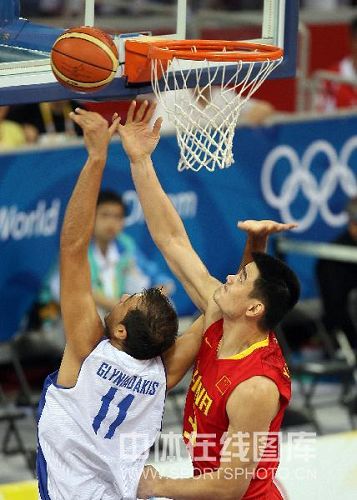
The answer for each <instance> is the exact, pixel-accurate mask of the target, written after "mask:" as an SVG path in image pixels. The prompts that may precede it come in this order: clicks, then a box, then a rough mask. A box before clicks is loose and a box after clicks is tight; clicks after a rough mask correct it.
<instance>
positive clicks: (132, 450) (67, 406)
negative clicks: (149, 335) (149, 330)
mask: <svg viewBox="0 0 357 500" xmlns="http://www.w3.org/2000/svg"><path fill="white" fill-rule="evenodd" d="M56 382H57V372H56V373H54V374H52V375H49V376H48V377H47V379H46V382H45V387H44V390H43V393H42V398H41V402H40V406H39V422H38V457H37V472H38V480H39V491H40V497H41V498H42V499H43V500H44V499H45V500H47V499H50V500H114V499H115V500H120V499H123V500H124V499H125V500H129V499H130V500H132V499H136V490H137V486H138V482H139V479H140V475H141V473H142V470H143V467H144V464H145V461H146V459H147V457H148V454H149V449H150V447H151V446H152V444H153V443H154V442H155V439H156V437H157V435H158V432H159V431H160V429H161V422H162V415H163V410H164V402H165V394H166V375H165V369H164V366H163V363H162V360H161V358H159V357H158V358H154V359H150V360H145V361H140V360H137V359H135V358H133V357H131V356H129V355H128V354H126V353H124V352H122V351H119V350H118V349H116V348H115V347H113V346H112V345H111V343H110V342H109V340H103V341H102V342H100V343H99V344H98V346H97V347H96V348H95V349H94V351H93V352H92V353H91V354H90V355H89V356H88V357H87V358H86V359H85V361H84V362H83V365H82V367H81V370H80V373H79V376H78V381H77V384H76V385H75V386H74V387H73V388H70V389H66V388H63V387H61V386H58V385H57V384H56Z"/></svg>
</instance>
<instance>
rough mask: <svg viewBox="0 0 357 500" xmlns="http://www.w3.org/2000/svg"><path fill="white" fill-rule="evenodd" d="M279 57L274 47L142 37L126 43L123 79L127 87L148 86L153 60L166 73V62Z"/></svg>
mask: <svg viewBox="0 0 357 500" xmlns="http://www.w3.org/2000/svg"><path fill="white" fill-rule="evenodd" d="M282 55H283V50H282V49H280V48H279V47H275V46H274V45H267V44H261V43H254V42H244V41H239V40H238V41H232V40H167V39H156V40H154V39H152V38H150V37H149V38H148V39H145V37H143V38H140V39H133V40H127V41H126V42H125V71H124V75H125V76H126V77H127V79H128V83H144V82H150V80H151V60H152V59H159V60H160V61H161V64H162V67H163V70H164V71H166V69H167V66H168V63H169V61H171V60H172V59H174V58H176V59H187V60H193V61H203V60H207V61H215V62H235V63H237V62H239V61H243V62H263V61H268V60H275V59H279V58H280V57H282ZM161 76H162V75H158V78H161Z"/></svg>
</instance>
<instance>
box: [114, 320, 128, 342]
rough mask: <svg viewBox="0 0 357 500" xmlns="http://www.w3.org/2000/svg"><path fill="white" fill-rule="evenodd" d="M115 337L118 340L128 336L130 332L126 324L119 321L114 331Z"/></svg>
mask: <svg viewBox="0 0 357 500" xmlns="http://www.w3.org/2000/svg"><path fill="white" fill-rule="evenodd" d="M113 334H114V337H115V338H116V339H117V340H125V339H126V337H127V336H128V333H127V331H126V328H125V325H123V323H119V324H118V325H117V326H116V327H115V328H114V331H113Z"/></svg>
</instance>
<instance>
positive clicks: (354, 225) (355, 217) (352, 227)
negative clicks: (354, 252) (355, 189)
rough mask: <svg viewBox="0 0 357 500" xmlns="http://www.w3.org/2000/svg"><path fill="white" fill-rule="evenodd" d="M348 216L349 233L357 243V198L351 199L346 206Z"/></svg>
mask: <svg viewBox="0 0 357 500" xmlns="http://www.w3.org/2000/svg"><path fill="white" fill-rule="evenodd" d="M346 212H347V215H348V231H349V233H350V235H351V238H353V239H354V240H355V241H357V196H355V197H354V198H351V199H350V200H349V202H348V203H347V206H346Z"/></svg>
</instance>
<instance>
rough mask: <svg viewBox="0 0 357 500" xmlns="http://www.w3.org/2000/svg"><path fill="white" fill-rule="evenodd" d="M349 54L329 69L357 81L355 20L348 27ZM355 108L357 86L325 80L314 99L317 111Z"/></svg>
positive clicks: (356, 24) (356, 20) (356, 22)
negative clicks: (349, 37) (349, 38)
mask: <svg viewBox="0 0 357 500" xmlns="http://www.w3.org/2000/svg"><path fill="white" fill-rule="evenodd" d="M350 35H351V54H350V55H349V56H347V57H345V58H344V59H342V60H341V61H339V62H338V63H337V64H334V65H333V66H331V67H330V68H329V70H330V71H332V72H333V73H337V74H338V75H339V76H341V77H343V78H345V79H347V80H355V81H357V18H354V19H353V21H352V22H351V25H350ZM352 106H357V85H349V84H348V83H339V82H333V81H328V80H326V81H325V82H323V86H322V89H321V90H320V93H319V94H318V96H317V99H316V107H317V109H318V110H319V111H334V110H335V109H337V108H349V107H352Z"/></svg>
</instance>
